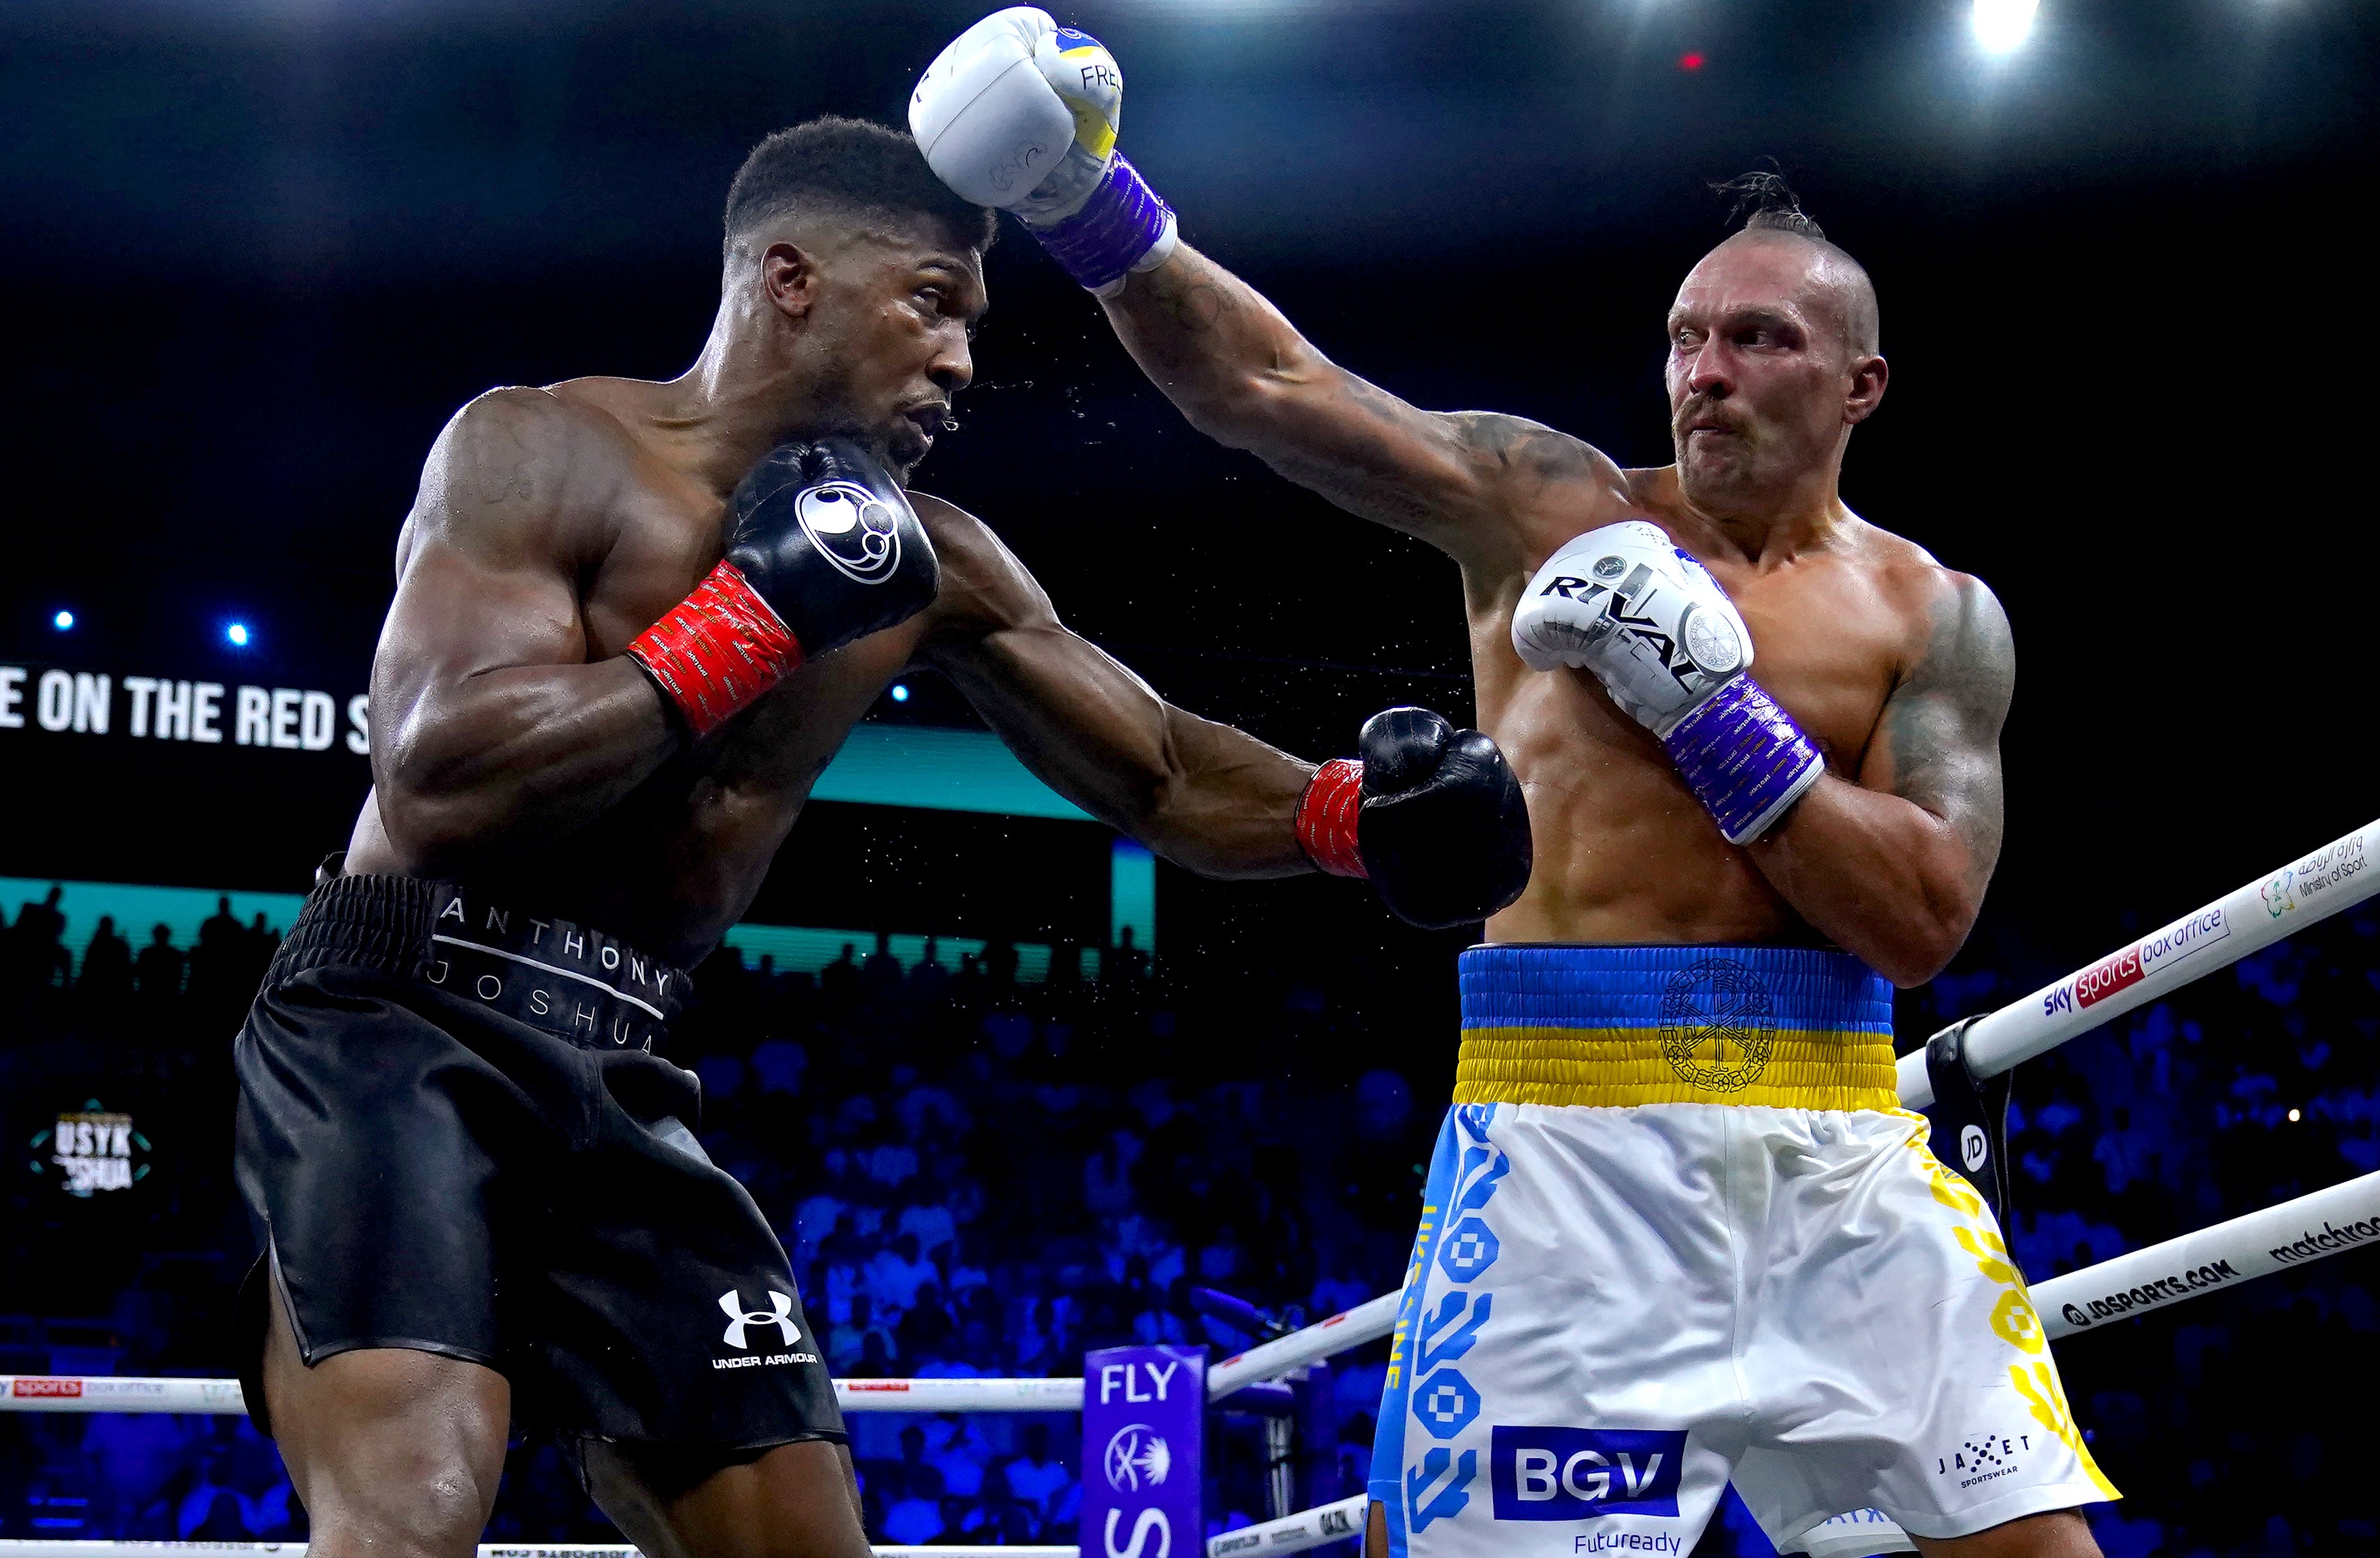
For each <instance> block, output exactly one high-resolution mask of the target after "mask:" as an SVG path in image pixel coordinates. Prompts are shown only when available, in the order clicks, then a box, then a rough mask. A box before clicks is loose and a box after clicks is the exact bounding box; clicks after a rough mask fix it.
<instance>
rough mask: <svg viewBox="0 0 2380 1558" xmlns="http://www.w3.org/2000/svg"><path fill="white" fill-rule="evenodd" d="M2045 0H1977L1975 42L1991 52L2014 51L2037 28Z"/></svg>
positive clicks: (1974, 23)
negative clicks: (2035, 17)
mask: <svg viewBox="0 0 2380 1558" xmlns="http://www.w3.org/2000/svg"><path fill="white" fill-rule="evenodd" d="M2040 9H2041V0H1975V9H1974V16H1973V27H1974V30H1975V43H1976V44H1977V45H1978V46H1979V47H1981V48H1982V50H1983V51H1984V53H1985V54H1987V55H2007V54H2014V53H2015V52H2016V51H2017V50H2018V49H2019V48H2021V47H2022V46H2023V43H2024V40H2025V35H2026V34H2027V33H2029V32H2031V31H2032V30H2033V18H2034V13H2036V12H2038V11H2039V10H2040Z"/></svg>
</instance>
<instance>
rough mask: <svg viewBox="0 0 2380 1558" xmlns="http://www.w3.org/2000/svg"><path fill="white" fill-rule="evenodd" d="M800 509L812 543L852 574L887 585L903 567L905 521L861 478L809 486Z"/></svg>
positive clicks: (798, 512) (797, 510)
mask: <svg viewBox="0 0 2380 1558" xmlns="http://www.w3.org/2000/svg"><path fill="white" fill-rule="evenodd" d="M794 512H795V514H796V515H797V516H798V517H800V519H801V522H802V533H803V534H804V535H807V536H808V537H809V538H810V544H811V545H813V546H815V547H817V548H818V549H819V552H820V554H822V555H823V556H824V557H825V558H826V560H827V561H828V562H830V563H832V564H833V565H834V566H835V567H836V569H837V570H838V571H840V572H841V573H843V574H844V575H845V576H846V577H848V578H855V579H857V580H858V581H859V582H860V583H862V584H881V583H883V582H884V581H885V580H886V579H888V578H892V570H893V569H895V568H897V567H899V566H901V531H900V521H899V519H898V518H897V517H895V516H894V514H893V512H892V505H890V504H888V503H886V502H885V501H884V500H883V499H882V498H880V497H878V496H877V495H876V494H875V493H871V492H869V491H868V489H867V488H865V487H863V486H861V485H859V484H858V483H857V482H856V481H827V482H822V483H820V485H818V486H816V487H810V488H807V489H805V490H804V492H803V493H802V495H801V496H800V497H799V498H798V499H796V500H795V505H794Z"/></svg>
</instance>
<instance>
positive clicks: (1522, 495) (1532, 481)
mask: <svg viewBox="0 0 2380 1558" xmlns="http://www.w3.org/2000/svg"><path fill="white" fill-rule="evenodd" d="M1106 307H1107V310H1108V318H1109V320H1110V322H1111V323H1113V324H1114V326H1115V331H1116V335H1117V336H1118V337H1119V338H1120V339H1121V340H1122V341H1123V344H1124V348H1125V349H1126V350H1127V351H1129V352H1131V353H1132V355H1133V358H1134V359H1135V361H1137V362H1138V363H1139V364H1140V366H1141V368H1142V369H1143V371H1146V372H1147V374H1148V376H1149V378H1150V380H1151V381H1152V382H1154V383H1156V385H1157V387H1158V388H1160V389H1161V390H1163V391H1164V392H1165V394H1166V396H1168V397H1169V398H1171V399H1172V402H1173V404H1174V405H1175V406H1177V407H1179V408H1181V409H1182V413H1183V415H1184V416H1185V417H1187V418H1189V420H1190V422H1191V425H1192V426H1194V427H1196V428H1197V429H1198V430H1199V431H1200V432H1204V433H1206V434H1207V435H1208V436H1209V437H1211V438H1214V439H1215V440H1217V441H1218V442H1220V443H1222V444H1228V445H1230V446H1231V447H1233V448H1235V449H1245V450H1247V451H1249V452H1250V453H1252V454H1254V455H1256V456H1257V457H1258V458H1259V459H1262V460H1263V461H1265V463H1266V464H1268V465H1269V466H1271V467H1272V468H1273V469H1275V470H1277V471H1279V472H1281V475H1283V476H1285V477H1287V478H1289V479H1290V480H1291V481H1295V482H1297V483H1298V484H1300V485H1301V486H1305V487H1310V488H1312V489H1313V490H1314V491H1315V492H1318V493H1321V494H1322V495H1323V496H1324V497H1327V498H1329V499H1330V501H1331V502H1333V503H1335V504H1337V505H1340V506H1341V507H1342V508H1344V509H1346V510H1348V511H1349V512H1350V513H1354V514H1357V515H1360V516H1362V517H1365V518H1366V519H1372V520H1377V521H1378V522H1379V523H1380V524H1383V525H1387V526H1389V527H1390V528H1391V529H1399V530H1403V531H1405V532H1406V533H1407V534H1409V535H1414V536H1417V537H1419V538H1421V539H1422V540H1424V541H1427V542H1430V543H1431V544H1432V545H1434V546H1437V547H1438V548H1439V550H1441V551H1444V552H1447V553H1449V554H1452V555H1453V556H1454V557H1455V558H1456V560H1458V561H1460V562H1463V563H1464V564H1466V565H1469V564H1472V563H1475V562H1504V563H1512V562H1515V561H1517V560H1518V554H1519V553H1520V552H1521V551H1522V550H1524V548H1523V547H1522V546H1521V545H1520V544H1519V542H1518V526H1517V523H1516V522H1517V521H1518V520H1519V519H1520V518H1521V517H1524V515H1525V514H1526V513H1527V512H1528V511H1529V510H1530V509H1531V508H1532V507H1534V506H1535V505H1539V504H1541V503H1544V502H1547V501H1548V500H1549V499H1550V500H1553V501H1557V502H1560V503H1562V504H1563V505H1564V506H1565V508H1566V509H1575V510H1576V511H1577V515H1578V523H1577V527H1576V528H1577V529H1580V530H1584V529H1592V528H1593V527H1594V526H1595V525H1597V524H1599V523H1602V522H1603V520H1602V518H1601V517H1597V514H1598V513H1599V511H1600V509H1601V508H1603V507H1605V506H1612V507H1614V508H1615V511H1616V510H1617V509H1625V508H1627V507H1628V506H1629V504H1628V497H1627V490H1626V487H1625V484H1624V482H1623V481H1622V480H1621V475H1620V471H1619V468H1618V467H1617V466H1615V465H1614V464H1613V463H1612V462H1611V461H1610V460H1609V458H1607V457H1606V456H1603V455H1602V454H1601V453H1599V452H1598V451H1597V450H1595V449H1594V448H1592V447H1590V446H1588V445H1587V444H1583V443H1581V442H1580V441H1579V440H1577V439H1575V438H1573V437H1571V436H1570V435H1569V434H1567V433H1562V432H1555V431H1554V430H1553V429H1551V428H1548V427H1544V426H1541V425H1539V424H1538V423H1536V422H1532V421H1528V420H1524V419H1522V418H1519V417H1507V416H1501V415H1498V414H1496V413H1493V412H1485V411H1457V412H1439V411H1424V410H1420V409H1418V408H1415V407H1413V406H1410V405H1408V404H1406V403H1405V402H1404V401H1403V400H1400V399H1398V398H1397V397H1396V396H1393V395H1390V394H1389V393H1388V392H1387V391H1385V390H1383V389H1380V388H1378V386H1376V385H1373V384H1370V383H1366V382H1365V381H1364V380H1362V379H1360V378H1358V377H1356V376H1355V375H1354V374H1353V373H1350V372H1348V371H1346V370H1345V369H1343V368H1341V367H1339V366H1338V365H1337V364H1336V363H1333V362H1332V361H1330V359H1328V358H1326V357H1324V356H1323V355H1322V354H1321V353H1320V352H1319V351H1318V350H1316V349H1315V347H1314V346H1313V344H1312V343H1311V342H1309V341H1307V340H1306V339H1305V336H1303V335H1299V334H1298V333H1297V330H1296V327H1295V326H1293V325H1292V324H1291V323H1289V321H1288V320H1287V319H1285V318H1283V317H1282V316H1281V310H1278V309H1276V308H1274V307H1273V306H1272V304H1271V303H1269V302H1268V301H1267V300H1266V299H1265V298H1263V297H1262V296H1261V295H1260V294H1258V293H1257V290H1256V289H1255V288H1254V287H1252V286H1248V284H1247V283H1245V282H1244V281H1242V280H1241V279H1240V278H1239V277H1237V276H1235V275H1233V274H1231V273H1230V272H1229V271H1227V270H1225V269H1223V267H1222V266H1220V265H1218V264H1216V263H1215V262H1213V261H1211V260H1209V259H1208V258H1207V257H1206V256H1205V255H1203V254H1200V253H1198V252H1197V251H1196V250H1193V249H1192V248H1190V246H1189V245H1187V244H1184V245H1181V246H1180V247H1178V248H1177V249H1175V250H1174V251H1173V254H1172V258H1170V259H1169V260H1167V261H1166V262H1165V263H1164V264H1162V265H1160V266H1159V267H1158V268H1157V269H1155V270H1154V271H1151V272H1148V273H1147V274H1145V275H1135V276H1134V277H1133V278H1132V279H1131V281H1130V282H1129V283H1128V284H1127V285H1126V286H1125V287H1124V289H1123V292H1122V293H1120V294H1119V295H1118V296H1116V297H1115V298H1112V299H1111V300H1109V302H1108V303H1107V305H1106ZM1572 533H1574V532H1572ZM1528 566H1534V560H1533V559H1532V560H1531V561H1530V563H1529V565H1528ZM1524 571H1525V567H1524Z"/></svg>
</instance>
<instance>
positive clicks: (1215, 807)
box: [912, 494, 1314, 877]
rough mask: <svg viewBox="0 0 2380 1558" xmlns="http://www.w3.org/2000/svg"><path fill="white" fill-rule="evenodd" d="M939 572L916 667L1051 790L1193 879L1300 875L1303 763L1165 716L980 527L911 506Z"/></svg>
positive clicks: (942, 510) (1168, 711)
mask: <svg viewBox="0 0 2380 1558" xmlns="http://www.w3.org/2000/svg"><path fill="white" fill-rule="evenodd" d="M912 495H913V498H914V500H915V502H916V503H917V511H918V514H919V515H920V517H924V518H926V520H927V522H928V525H929V533H930V534H931V535H932V536H933V539H934V549H935V552H936V554H937V555H939V556H940V557H941V563H942V594H941V599H939V600H938V601H937V602H936V603H935V605H934V607H933V608H932V613H931V615H932V618H933V620H932V622H931V623H930V624H929V627H928V631H927V634H926V637H925V639H924V640H923V642H922V643H921V644H920V646H919V649H918V652H917V658H918V660H919V661H921V662H923V663H928V664H930V665H933V666H935V667H937V668H938V669H940V670H941V672H943V674H944V675H946V676H949V677H950V678H951V680H952V681H953V682H954V683H956V684H957V685H958V688H959V690H960V691H961V692H962V693H964V694H965V696H966V700H967V701H968V702H969V703H971V704H973V705H974V706H975V709H976V712H977V713H979V714H981V715H982V716H983V718H984V720H985V722H986V723H987V724H990V726H991V728H992V729H993V730H994V731H995V732H997V733H998V734H999V736H1000V737H1001V739H1002V740H1003V741H1005V742H1006V743H1007V744H1008V746H1009V748H1010V749H1012V750H1014V752H1015V753H1016V755H1017V756H1018V757H1019V758H1021V759H1023V760H1024V762H1025V765H1026V767H1027V768H1030V769H1031V770H1032V771H1033V772H1034V773H1037V774H1038V775H1040V777H1041V778H1042V779H1043V780H1044V781H1045V782H1047V783H1048V785H1050V788H1051V789H1054V790H1056V791H1057V792H1058V793H1059V794H1060V795H1062V796H1064V797H1066V798H1067V799H1068V800H1071V801H1073V802H1074V803H1075V805H1077V806H1079V807H1081V808H1082V809H1084V810H1086V811H1087V812H1089V813H1090V814H1091V815H1092V816H1094V817H1097V818H1099V820H1100V821H1101V822H1106V823H1108V824H1109V825H1111V826H1112V827H1114V828H1116V829H1118V830H1119V831H1121V832H1123V833H1125V834H1130V835H1131V836H1132V837H1134V838H1135V839H1138V840H1139V841H1140V842H1141V843H1143V844H1146V845H1147V846H1149V847H1150V848H1151V849H1153V850H1155V851H1156V852H1157V853H1159V854H1160V855H1162V856H1164V857H1165V858H1167V859H1169V860H1172V861H1173V862H1174V863H1175V864H1177V865H1181V866H1185V867H1187V868H1189V869H1190V870H1195V871H1197V872H1199V873H1200V874H1201V875H1204V876H1220V877H1266V876H1290V875H1293V874H1295V873H1297V872H1300V871H1306V870H1312V869H1313V867H1312V865H1311V864H1310V863H1309V862H1308V861H1307V860H1306V858H1305V855H1304V853H1303V852H1301V851H1300V850H1299V848H1298V846H1297V837H1296V834H1295V830H1294V826H1293V818H1294V816H1295V814H1296V810H1297V802H1298V797H1300V796H1301V795H1303V794H1304V793H1305V784H1306V781H1307V780H1308V779H1309V778H1311V777H1312V776H1313V773H1314V769H1313V767H1312V766H1311V765H1310V764H1307V763H1303V762H1300V761H1297V760H1296V759H1295V758H1293V757H1291V756H1289V755H1288V754H1287V753H1285V752H1281V751H1277V750H1275V749H1273V748H1270V747H1268V746H1266V745H1265V744H1264V743H1263V742H1261V741H1258V740H1257V739H1256V738H1255V737H1254V736H1248V735H1246V734H1245V733H1243V732H1241V731H1238V730H1234V729H1233V728H1232V727H1231V726H1229V725H1222V724H1215V723H1214V722H1212V721H1211V720H1202V719H1200V718H1198V717H1197V716H1196V714H1192V713H1188V712H1184V711H1183V710H1180V709H1177V708H1175V707H1173V706H1172V704H1170V703H1168V702H1166V701H1165V700H1163V699H1161V698H1160V697H1158V696H1157V694H1156V693H1155V692H1154V691H1152V690H1150V688H1149V686H1148V684H1147V683H1146V682H1144V681H1142V680H1141V679H1140V678H1139V677H1138V676H1135V675H1133V673H1132V672H1131V671H1129V670H1127V669H1126V668H1125V667H1124V666H1123V665H1122V664H1120V663H1117V662H1116V661H1115V660H1114V658H1112V657H1111V656H1110V655H1109V654H1108V653H1106V651H1102V650H1100V649H1099V648H1098V647H1097V646H1095V645H1093V644H1091V643H1090V642H1088V641H1087V640H1086V639H1081V638H1077V637H1076V636H1075V634H1073V633H1071V632H1069V631H1067V629H1066V627H1064V625H1063V624H1062V623H1061V622H1059V620H1058V617H1057V614H1056V613H1055V612H1053V611H1052V610H1051V609H1050V599H1049V597H1048V596H1047V595H1045V594H1043V593H1042V591H1041V587H1040V586H1039V585H1038V584H1036V583H1035V582H1034V580H1033V578H1032V576H1031V575H1030V574H1027V573H1026V571H1025V568H1024V566H1023V565H1022V564H1020V563H1018V562H1017V561H1016V559H1015V557H1014V556H1013V555H1011V554H1010V553H1009V551H1008V549H1007V548H1006V547H1004V546H1002V545H1001V543H1000V542H999V540H998V539H997V538H996V537H994V536H993V535H992V533H991V532H990V529H986V528H985V527H984V526H983V525H982V524H981V523H979V522H978V521H977V520H975V519H973V518H971V517H968V516H966V515H964V514H962V513H960V512H959V511H958V510H956V509H954V508H953V507H951V505H948V504H944V503H941V502H940V501H939V500H937V499H933V498H929V497H925V496H923V495H921V494H912Z"/></svg>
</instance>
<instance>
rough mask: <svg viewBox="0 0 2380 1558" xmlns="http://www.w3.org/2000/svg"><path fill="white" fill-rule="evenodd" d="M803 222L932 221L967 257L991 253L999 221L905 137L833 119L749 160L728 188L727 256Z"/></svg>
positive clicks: (793, 133)
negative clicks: (761, 234)
mask: <svg viewBox="0 0 2380 1558" xmlns="http://www.w3.org/2000/svg"><path fill="white" fill-rule="evenodd" d="M793 214H800V215H804V216H808V215H818V216H822V217H826V218H828V219H830V220H834V219H840V220H844V221H847V222H854V223H856V222H863V221H866V220H867V219H868V218H869V217H871V216H874V217H891V218H893V219H895V220H903V219H916V218H919V217H922V218H925V219H926V220H928V221H929V222H932V223H934V224H935V225H937V226H939V227H940V228H941V233H942V236H943V237H947V238H949V239H950V240H951V241H952V242H953V243H954V244H955V245H956V246H958V247H959V248H962V249H990V247H991V243H992V239H993V238H994V237H997V236H998V235H999V232H1000V227H999V216H998V214H997V213H994V212H993V211H991V210H990V208H989V207H986V206H979V205H975V204H973V203H971V202H969V201H964V200H961V199H960V198H959V197H958V196H956V195H954V194H953V193H952V192H951V190H950V187H949V186H948V185H946V184H944V183H943V182H942V181H941V179H940V178H937V177H935V176H934V170H933V169H931V168H929V167H928V166H927V165H926V158H925V154H924V153H923V152H919V151H918V150H917V141H916V140H914V139H912V138H911V137H910V136H908V135H907V134H905V133H904V132H903V131H900V130H896V129H892V128H889V127H887V126H884V125H880V124H874V123H871V122H870V121H868V120H866V119H846V118H842V117H839V116H834V115H827V116H824V117H821V118H816V119H810V120H807V121H805V122H804V123H802V124H798V125H795V126H794V127H793V128H791V129H781V130H779V131H778V132H777V133H776V134H774V135H772V136H770V137H769V138H768V139H767V140H763V141H761V142H760V144H759V145H758V146H755V147H753V148H752V153H751V155H750V156H747V157H746V158H745V159H744V165H743V166H742V167H740V168H738V169H737V170H736V172H735V183H733V184H731V185H729V186H728V187H727V213H726V227H727V233H726V240H725V245H726V250H727V252H729V253H731V254H732V253H734V252H735V247H736V244H737V243H738V242H739V241H740V240H741V239H743V238H746V237H749V236H750V235H751V234H753V233H754V232H756V231H758V230H759V228H761V227H763V226H765V225H768V224H770V223H771V222H776V221H780V220H782V219H783V218H784V217H786V216H788V215H793Z"/></svg>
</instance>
